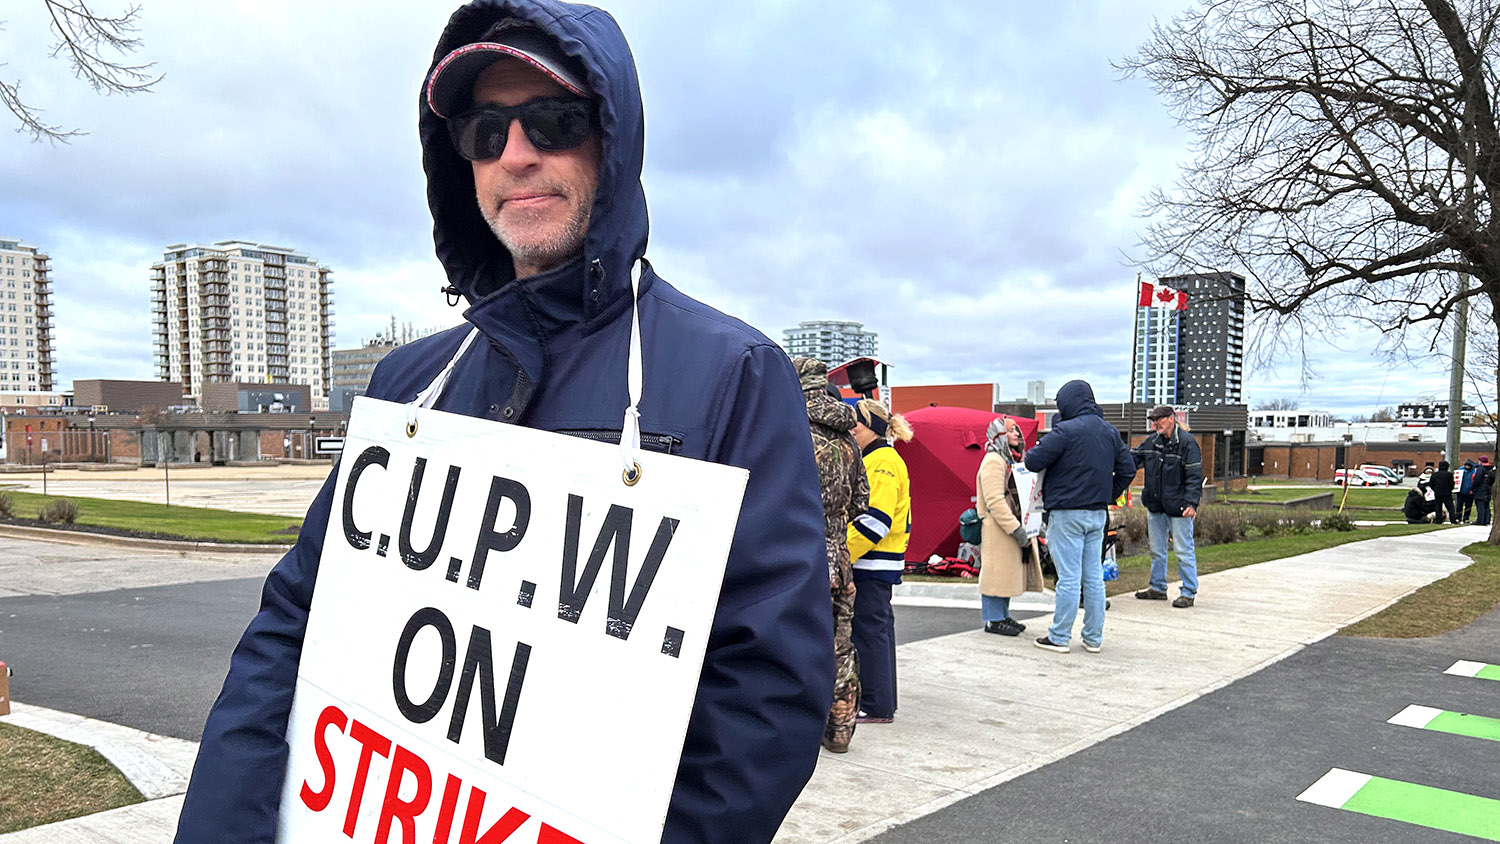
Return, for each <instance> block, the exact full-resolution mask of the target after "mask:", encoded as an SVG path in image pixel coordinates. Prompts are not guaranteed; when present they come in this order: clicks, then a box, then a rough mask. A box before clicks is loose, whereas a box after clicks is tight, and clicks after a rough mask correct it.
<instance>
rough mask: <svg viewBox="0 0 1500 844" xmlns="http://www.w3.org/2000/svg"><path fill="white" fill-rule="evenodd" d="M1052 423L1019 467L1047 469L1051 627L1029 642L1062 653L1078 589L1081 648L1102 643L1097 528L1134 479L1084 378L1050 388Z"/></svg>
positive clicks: (1075, 610) (1101, 580)
mask: <svg viewBox="0 0 1500 844" xmlns="http://www.w3.org/2000/svg"><path fill="white" fill-rule="evenodd" d="M1057 416H1058V419H1059V420H1061V421H1059V422H1058V423H1057V424H1056V425H1054V426H1053V427H1052V430H1051V431H1049V432H1047V436H1045V437H1042V441H1041V442H1040V443H1037V446H1036V448H1033V449H1032V450H1031V451H1029V452H1027V453H1026V468H1028V469H1030V470H1031V471H1033V472H1042V471H1045V472H1046V473H1047V475H1046V477H1045V478H1044V479H1043V482H1042V505H1043V506H1044V507H1045V508H1046V509H1047V549H1048V550H1049V551H1050V552H1051V553H1052V563H1053V565H1055V566H1057V600H1056V603H1055V608H1054V610H1053V613H1052V627H1051V628H1049V629H1048V631H1047V635H1045V636H1043V637H1041V638H1040V639H1037V640H1036V646H1037V647H1039V648H1041V649H1043V650H1048V651H1054V652H1056V653H1067V652H1068V650H1069V647H1068V641H1069V640H1070V639H1072V637H1073V621H1074V620H1075V619H1076V618H1077V617H1078V593H1079V590H1080V588H1081V589H1082V591H1083V604H1084V608H1083V609H1084V614H1083V637H1082V638H1083V648H1084V650H1086V651H1088V652H1090V653H1097V652H1098V651H1099V649H1100V647H1101V646H1102V645H1103V641H1104V567H1103V566H1102V565H1100V561H1101V558H1102V557H1103V555H1104V529H1105V528H1106V527H1107V526H1108V525H1109V505H1110V504H1111V503H1113V502H1114V500H1115V499H1116V498H1119V497H1120V493H1122V492H1124V491H1125V488H1126V487H1128V486H1130V482H1131V481H1133V480H1135V461H1134V460H1133V459H1131V457H1130V451H1129V450H1128V449H1126V448H1125V441H1124V440H1122V439H1120V432H1119V430H1117V429H1116V428H1115V426H1113V425H1111V424H1109V423H1108V422H1105V421H1104V413H1103V411H1101V410H1100V409H1099V405H1098V404H1097V403H1095V401H1094V388H1093V387H1090V386H1089V383H1088V382H1087V381H1069V382H1068V383H1066V384H1064V385H1062V389H1060V390H1058V391H1057Z"/></svg>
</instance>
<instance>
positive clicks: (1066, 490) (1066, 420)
mask: <svg viewBox="0 0 1500 844" xmlns="http://www.w3.org/2000/svg"><path fill="white" fill-rule="evenodd" d="M1057 415H1058V418H1059V419H1061V420H1062V421H1060V422H1058V423H1057V424H1056V425H1053V426H1052V430H1051V431H1049V432H1048V433H1047V436H1045V437H1042V441H1041V442H1039V443H1037V445H1036V448H1033V449H1032V450H1030V451H1028V452H1026V468H1028V469H1030V470H1031V471H1033V472H1041V471H1044V470H1045V471H1046V472H1047V477H1046V479H1045V480H1043V482H1042V505H1043V506H1044V507H1046V508H1047V509H1048V510H1102V509H1104V508H1106V507H1108V506H1109V505H1110V504H1112V503H1114V500H1115V499H1116V498H1119V497H1120V493H1122V492H1124V491H1125V489H1126V487H1128V486H1130V482H1131V481H1133V480H1135V460H1134V459H1133V458H1132V457H1131V456H1130V451H1129V450H1128V449H1127V448H1125V442H1124V441H1123V440H1121V439H1120V432H1119V430H1118V429H1116V428H1115V426H1113V425H1111V424H1109V423H1108V422H1105V421H1104V412H1103V411H1101V410H1100V409H1099V405H1098V404H1097V403H1095V401H1094V389H1093V388H1092V387H1090V386H1089V384H1088V382H1087V381H1069V382H1068V383H1066V384H1064V385H1062V389H1060V390H1058V391H1057Z"/></svg>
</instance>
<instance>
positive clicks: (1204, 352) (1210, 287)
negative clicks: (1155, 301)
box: [1131, 272, 1245, 407]
mask: <svg viewBox="0 0 1500 844" xmlns="http://www.w3.org/2000/svg"><path fill="white" fill-rule="evenodd" d="M1160 284H1161V285H1163V286H1166V287H1169V288H1171V289H1173V290H1176V291H1180V292H1182V293H1186V294H1187V310H1182V311H1179V310H1173V309H1171V308H1164V307H1138V308H1136V313H1135V373H1134V375H1135V378H1134V383H1135V387H1134V393H1133V395H1132V396H1131V399H1132V400H1133V401H1136V402H1140V403H1143V404H1170V405H1183V406H1192V407H1202V406H1205V405H1215V404H1242V403H1243V402H1244V398H1243V396H1244V378H1245V279H1244V277H1242V276H1240V275H1237V274H1235V273H1226V272H1221V273H1199V274H1195V275H1181V276H1172V277H1169V278H1163V279H1161V281H1160Z"/></svg>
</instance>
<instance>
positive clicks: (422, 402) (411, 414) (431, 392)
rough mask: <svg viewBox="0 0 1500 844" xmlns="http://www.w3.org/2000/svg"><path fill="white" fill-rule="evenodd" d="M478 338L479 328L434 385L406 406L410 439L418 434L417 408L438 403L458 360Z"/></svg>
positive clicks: (426, 407) (454, 355)
mask: <svg viewBox="0 0 1500 844" xmlns="http://www.w3.org/2000/svg"><path fill="white" fill-rule="evenodd" d="M478 336H479V329H478V328H475V329H474V330H473V331H470V332H469V336H467V337H465V338H464V341H463V343H461V344H459V347H458V351H457V352H454V354H453V357H452V358H451V359H449V361H448V365H447V366H445V367H443V371H442V372H439V373H438V376H437V377H436V378H434V379H432V383H431V384H428V385H427V389H425V390H423V391H422V392H420V393H417V397H416V398H415V399H412V401H411V404H408V405H407V406H406V435H407V436H408V437H410V436H414V435H415V434H416V432H417V408H419V407H420V408H422V409H424V410H425V409H428V408H431V407H432V405H433V404H434V403H435V402H436V401H437V397H438V396H439V395H442V392H443V387H444V386H445V385H446V384H447V383H448V376H449V375H452V374H453V367H454V366H456V365H457V364H458V359H459V358H461V357H463V356H464V352H467V351H468V350H469V346H471V345H473V343H474V338H475V337H478Z"/></svg>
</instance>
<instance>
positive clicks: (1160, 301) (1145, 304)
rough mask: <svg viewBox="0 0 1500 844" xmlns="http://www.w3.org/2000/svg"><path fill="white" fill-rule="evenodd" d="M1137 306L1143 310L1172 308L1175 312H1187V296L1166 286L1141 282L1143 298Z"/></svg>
mask: <svg viewBox="0 0 1500 844" xmlns="http://www.w3.org/2000/svg"><path fill="white" fill-rule="evenodd" d="M1137 304H1138V306H1139V307H1142V308H1171V309H1172V310H1174V311H1185V310H1187V294H1186V293H1183V292H1182V291H1180V290H1173V289H1172V288H1170V287H1166V286H1164V285H1154V284H1152V283H1151V282H1149V281H1143V282H1141V298H1140V301H1139V302H1138V303H1137Z"/></svg>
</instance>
